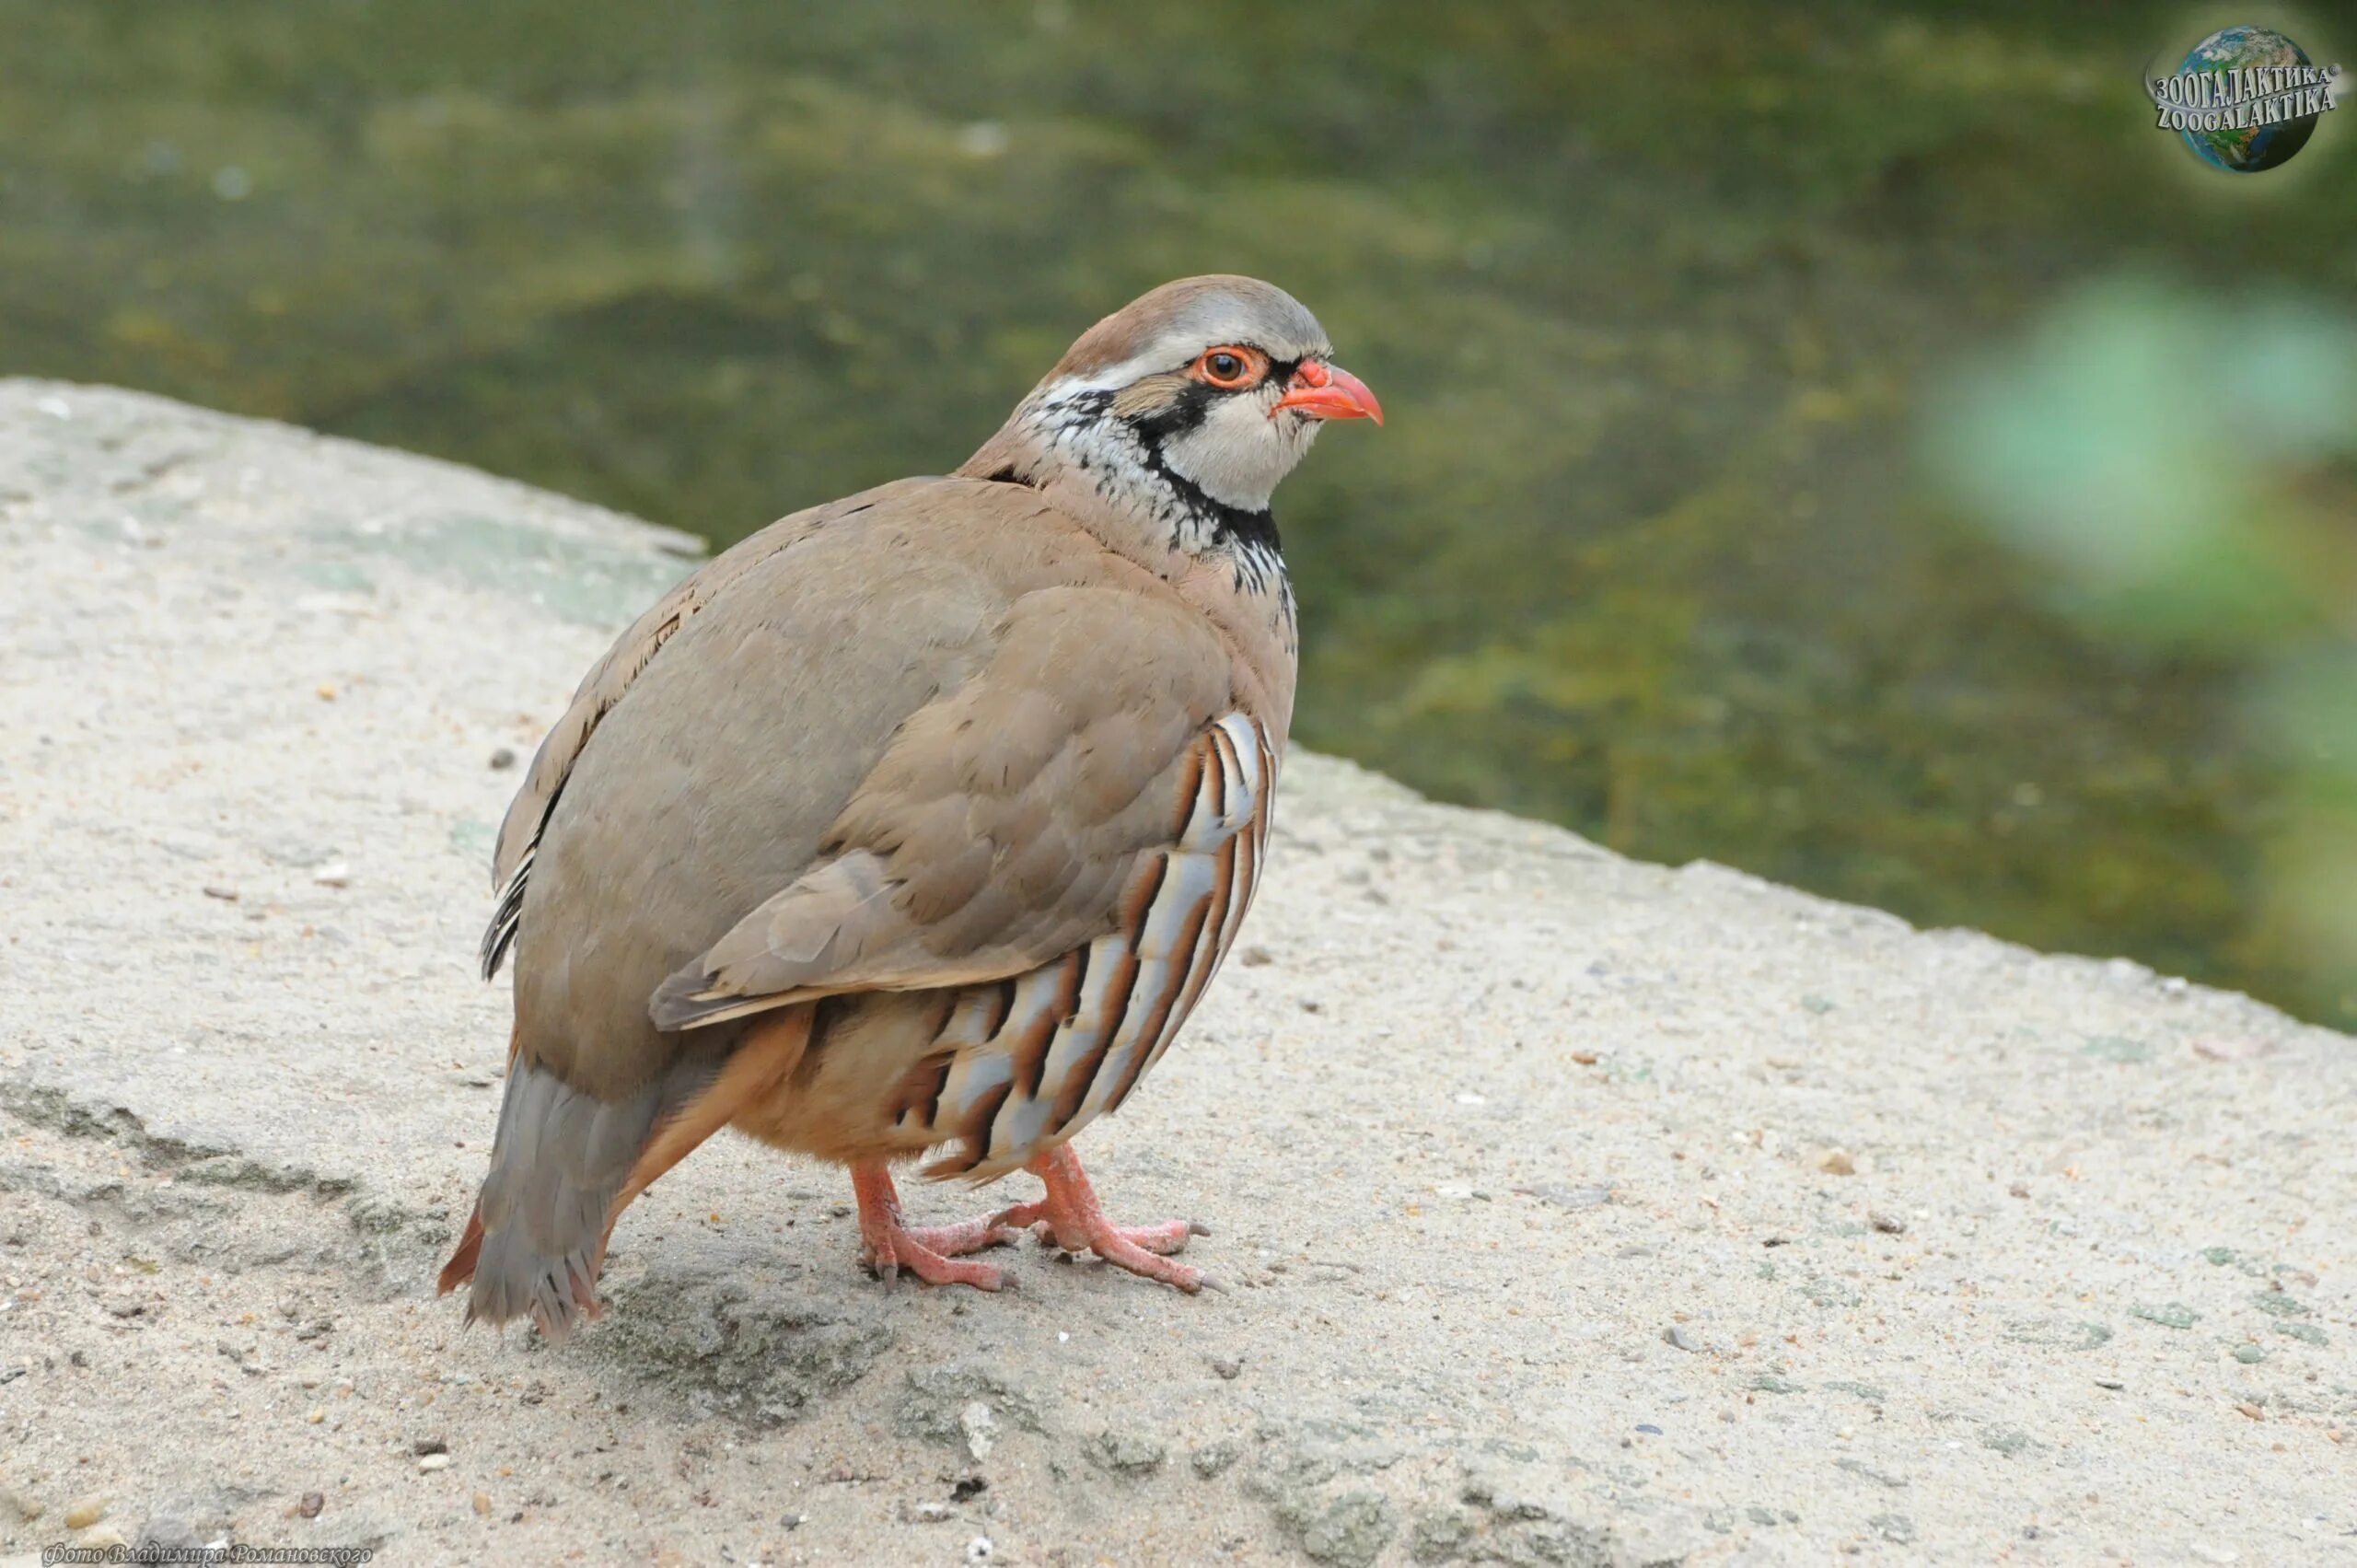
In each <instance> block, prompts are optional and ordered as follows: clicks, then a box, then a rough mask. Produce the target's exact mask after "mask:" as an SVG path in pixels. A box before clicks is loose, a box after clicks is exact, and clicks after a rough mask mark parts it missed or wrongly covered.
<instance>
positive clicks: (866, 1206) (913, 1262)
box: [851, 1161, 1015, 1290]
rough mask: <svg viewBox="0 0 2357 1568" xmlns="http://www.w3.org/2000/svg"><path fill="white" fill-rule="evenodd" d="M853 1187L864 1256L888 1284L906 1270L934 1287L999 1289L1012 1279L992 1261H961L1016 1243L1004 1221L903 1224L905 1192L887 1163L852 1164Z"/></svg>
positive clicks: (864, 1260)
mask: <svg viewBox="0 0 2357 1568" xmlns="http://www.w3.org/2000/svg"><path fill="white" fill-rule="evenodd" d="M851 1190H852V1191H853V1194H855V1195H856V1196H857V1197H858V1199H859V1241H860V1260H861V1261H862V1262H864V1263H866V1264H867V1265H868V1266H869V1267H870V1268H872V1269H874V1270H875V1271H876V1275H877V1278H878V1279H880V1280H882V1281H883V1282H884V1283H886V1284H890V1283H892V1281H893V1279H894V1278H895V1277H897V1276H898V1275H899V1273H900V1271H901V1270H902V1269H906V1270H908V1271H909V1272H911V1273H912V1274H914V1275H916V1277H917V1278H919V1279H921V1280H923V1281H924V1283H927V1284H933V1285H947V1284H960V1285H972V1286H973V1287H974V1288H975V1289H977V1290H996V1289H998V1288H999V1286H1001V1285H1002V1284H1006V1283H1012V1282H1011V1281H1008V1280H1006V1279H1004V1277H1003V1276H1002V1275H1001V1274H1000V1273H999V1272H998V1271H997V1270H996V1269H993V1267H991V1266H990V1265H989V1264H988V1263H963V1262H959V1261H958V1254H959V1253H962V1252H979V1251H981V1249H983V1248H985V1247H995V1246H998V1245H999V1244H1001V1243H1003V1242H1011V1241H1013V1240H1014V1239H1015V1232H1013V1231H1011V1230H1009V1229H1007V1228H1005V1227H1004V1226H1003V1225H1000V1224H999V1222H998V1221H996V1220H994V1219H992V1220H968V1221H967V1222H966V1223H965V1224H963V1225H935V1226H932V1227H929V1228H926V1229H923V1230H911V1229H910V1228H909V1227H908V1226H907V1225H902V1224H901V1223H900V1192H899V1191H897V1190H896V1189H895V1188H894V1187H893V1185H892V1173H891V1171H890V1170H888V1169H887V1168H886V1167H885V1166H884V1165H883V1163H882V1162H881V1161H877V1162H875V1163H873V1164H868V1165H855V1166H853V1167H851Z"/></svg>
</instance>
